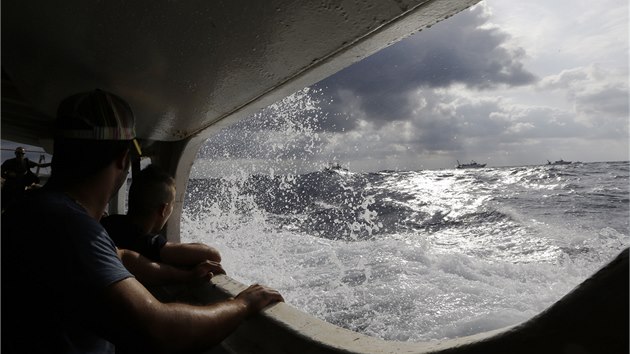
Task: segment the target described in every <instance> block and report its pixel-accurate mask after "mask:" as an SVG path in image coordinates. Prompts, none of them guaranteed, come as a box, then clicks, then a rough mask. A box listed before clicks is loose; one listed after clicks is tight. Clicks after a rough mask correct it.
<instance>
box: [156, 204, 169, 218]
mask: <svg viewBox="0 0 630 354" xmlns="http://www.w3.org/2000/svg"><path fill="white" fill-rule="evenodd" d="M166 210H168V203H162V204H160V206H159V209H158V211H159V212H160V216H162V217H165V216H166Z"/></svg>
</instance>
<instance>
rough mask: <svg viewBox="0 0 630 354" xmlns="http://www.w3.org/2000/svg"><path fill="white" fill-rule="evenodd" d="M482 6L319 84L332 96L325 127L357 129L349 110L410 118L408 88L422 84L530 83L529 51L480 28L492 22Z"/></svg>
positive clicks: (377, 117)
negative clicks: (353, 102) (526, 65)
mask: <svg viewBox="0 0 630 354" xmlns="http://www.w3.org/2000/svg"><path fill="white" fill-rule="evenodd" d="M484 11H485V10H484V7H482V6H478V7H476V8H474V9H473V10H471V11H464V12H462V13H460V14H458V15H456V16H454V17H452V18H450V19H448V20H445V21H443V22H441V23H438V24H437V25H435V26H434V27H433V28H430V29H426V30H424V31H422V32H420V33H418V34H415V35H413V36H411V37H409V38H407V39H405V40H403V41H401V42H398V43H396V44H394V45H392V46H390V47H388V48H386V49H384V50H382V51H380V52H378V53H376V54H374V55H372V56H370V57H368V58H366V59H364V60H362V61H361V62H359V63H356V64H354V65H353V66H351V67H348V68H346V69H344V70H342V71H341V72H339V73H337V74H336V75H333V76H331V77H329V78H328V79H325V80H323V81H321V82H319V83H318V84H317V85H315V87H319V88H323V89H324V90H326V92H328V93H329V94H330V95H331V96H332V97H333V103H332V104H331V105H330V106H329V107H328V110H329V112H330V113H329V114H330V119H329V126H326V127H324V129H328V130H331V131H340V130H341V129H342V128H343V129H345V130H346V131H348V130H350V129H353V128H354V127H355V124H356V121H355V120H354V119H352V118H351V119H348V115H352V114H353V112H352V111H353V110H354V111H356V110H357V109H359V110H361V112H363V116H362V117H363V118H364V119H368V120H371V121H373V122H375V124H383V123H385V122H387V121H393V120H401V119H402V120H404V119H409V118H410V115H411V114H412V112H411V106H412V105H413V102H409V99H408V93H409V92H410V91H412V90H415V89H417V88H420V87H431V88H440V87H448V86H450V85H452V84H456V83H457V84H463V85H466V86H467V87H469V88H474V89H480V90H482V89H489V88H494V87H497V86H498V85H508V86H518V85H525V84H529V83H532V82H533V81H534V80H535V79H536V78H535V76H534V75H533V74H531V73H530V72H528V71H526V70H525V69H524V68H523V64H522V62H521V60H522V58H523V57H524V55H525V52H524V51H523V50H522V49H516V50H509V49H507V48H506V47H505V46H504V44H505V43H506V41H507V40H508V39H509V36H508V35H507V34H506V33H504V32H502V31H501V30H499V29H497V28H489V27H487V26H486V27H481V26H483V25H485V24H486V22H487V21H488V15H487V14H486V13H485V12H484ZM342 92H343V93H344V94H345V95H346V96H354V97H355V100H356V102H357V104H358V107H354V108H353V109H352V110H351V109H348V105H347V104H346V98H344V97H342ZM354 114H356V112H355V113H354ZM340 118H343V119H344V120H343V121H340ZM333 124H334V125H335V126H334V127H332V126H331V125H333Z"/></svg>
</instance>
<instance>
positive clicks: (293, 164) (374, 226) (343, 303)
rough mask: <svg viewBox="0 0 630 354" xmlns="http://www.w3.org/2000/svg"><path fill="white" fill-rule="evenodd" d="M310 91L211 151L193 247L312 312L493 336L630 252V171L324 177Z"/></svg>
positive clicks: (389, 334) (351, 323) (438, 335)
mask: <svg viewBox="0 0 630 354" xmlns="http://www.w3.org/2000/svg"><path fill="white" fill-rule="evenodd" d="M296 95H297V96H293V97H289V98H287V99H286V100H285V101H283V102H281V103H279V104H277V105H275V106H274V107H272V108H271V110H267V111H263V112H261V113H260V115H259V116H258V117H259V119H260V120H261V122H256V121H255V119H253V120H254V121H253V122H249V123H242V125H238V124H237V125H236V126H235V127H232V128H231V129H228V130H226V131H224V132H221V133H220V134H219V135H218V136H217V137H216V139H215V138H213V140H212V141H209V142H208V144H207V145H206V146H205V147H204V148H203V149H202V151H201V152H200V155H199V157H200V158H199V159H198V160H197V162H196V163H195V166H193V179H191V181H190V182H189V186H188V190H187V192H186V198H185V203H184V214H183V218H182V234H181V235H182V240H183V241H201V242H205V243H208V244H211V245H214V246H216V247H218V248H219V249H220V250H221V253H222V255H223V263H224V267H225V269H226V270H227V272H228V274H229V275H230V276H232V277H234V278H235V279H237V280H239V281H241V282H243V283H246V284H248V283H253V282H260V283H263V284H266V285H269V286H272V287H274V288H276V289H278V290H280V292H281V293H282V294H283V296H284V297H285V299H286V301H287V302H288V303H289V304H291V305H292V306H295V307H297V308H299V309H301V310H303V311H305V312H307V313H310V314H312V315H314V316H317V317H319V318H321V319H324V320H326V321H328V322H331V323H333V324H336V325H339V326H342V327H345V328H348V329H351V330H355V331H360V332H362V333H365V334H368V335H372V336H376V337H380V338H384V339H391V340H413V341H415V340H431V339H442V338H453V337H458V336H463V335H469V334H474V333H479V332H482V331H487V330H492V329H497V328H501V327H504V326H508V325H513V324H517V323H519V322H522V321H524V320H527V319H528V318H531V317H532V316H534V315H536V314H537V313H539V312H540V311H542V310H544V309H545V308H547V307H548V306H550V305H551V304H553V303H554V302H555V301H557V300H558V299H560V298H561V297H562V296H563V295H565V294H566V293H567V292H569V291H570V290H571V289H572V288H573V287H575V286H576V285H578V284H579V283H580V282H582V281H583V280H584V279H586V278H587V277H588V276H590V275H591V274H592V273H593V272H595V271H596V270H597V269H598V268H600V267H601V266H603V265H604V264H605V263H606V262H608V261H610V260H611V259H612V258H614V257H615V256H616V254H617V253H618V252H619V251H620V250H621V249H623V248H624V247H627V245H628V243H629V241H628V235H629V234H628V227H629V225H628V223H629V221H628V210H629V208H628V205H629V202H628V200H629V193H628V180H629V176H628V162H602V163H589V164H573V165H566V166H544V165H543V166H518V167H503V168H487V169H483V170H475V171H472V170H441V171H381V172H375V173H355V172H351V171H347V170H344V169H343V168H341V169H330V168H324V167H325V164H323V163H322V161H323V160H326V159H328V160H334V158H332V159H331V156H326V157H325V158H323V159H322V156H318V154H321V153H322V151H323V150H322V142H323V141H324V140H325V139H327V137H326V136H325V134H323V133H321V131H320V130H319V129H318V127H317V124H316V123H317V122H319V121H321V120H322V119H325V117H324V115H323V114H322V113H321V111H320V110H319V109H318V104H319V103H318V102H317V93H316V92H312V91H311V92H309V91H301V92H299V93H298V94H296ZM302 101H306V102H303V103H301V102H302ZM296 105H297V106H299V107H300V109H301V111H300V109H297V111H300V112H302V113H300V114H302V115H300V114H297V113H296V112H294V111H296V110H295V109H294V108H295V106H296ZM307 112H308V113H307ZM269 114H271V115H272V116H273V119H271V120H269V117H270V116H269ZM310 117H314V118H313V119H311V118H310ZM263 118H264V119H263ZM304 146H305V147H304ZM254 156H257V157H261V158H264V159H265V161H266V162H265V163H264V164H262V165H256V164H254V163H252V161H253V157H254ZM333 157H334V156H333ZM219 171H220V172H221V173H218V172H219Z"/></svg>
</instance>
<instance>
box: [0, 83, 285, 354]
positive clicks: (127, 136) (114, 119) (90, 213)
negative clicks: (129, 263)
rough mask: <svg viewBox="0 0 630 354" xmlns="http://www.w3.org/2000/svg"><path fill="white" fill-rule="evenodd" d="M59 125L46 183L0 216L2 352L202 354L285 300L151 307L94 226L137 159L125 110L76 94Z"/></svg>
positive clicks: (251, 294) (248, 298)
mask: <svg viewBox="0 0 630 354" xmlns="http://www.w3.org/2000/svg"><path fill="white" fill-rule="evenodd" d="M56 125H57V135H56V136H55V143H54V155H53V161H52V173H51V177H50V180H49V181H48V183H47V184H46V186H45V187H43V188H41V189H39V190H37V191H35V192H33V193H31V195H29V196H27V197H25V198H24V199H23V200H21V201H19V202H18V203H17V204H15V207H14V208H11V209H9V210H7V211H6V212H5V214H4V215H3V217H2V239H3V240H2V270H3V271H2V278H3V279H2V287H3V289H2V322H3V323H2V324H3V325H2V349H3V352H8V353H108V352H109V353H112V352H113V351H114V345H113V344H116V345H119V346H120V347H121V349H124V350H130V351H132V352H142V353H145V352H146V353H157V352H188V351H199V350H203V349H207V348H209V347H211V346H212V345H214V344H217V343H219V342H220V341H221V340H223V339H224V338H225V337H226V336H227V335H229V334H230V333H231V332H232V331H233V330H234V329H236V327H237V326H238V325H239V324H240V323H241V322H242V321H243V320H244V319H245V318H247V317H248V316H250V315H252V314H254V313H257V312H258V311H260V310H261V309H262V308H264V307H266V306H267V305H269V304H272V303H275V302H278V301H283V299H282V296H281V295H280V294H279V293H278V292H276V291H275V290H272V289H269V288H266V287H263V286H260V285H252V286H250V287H249V288H248V289H246V290H245V291H243V292H241V293H240V294H239V295H238V296H236V297H235V298H234V299H230V300H227V301H223V302H219V303H215V304H211V305H207V306H189V305H184V304H164V303H161V302H159V301H158V300H157V299H155V298H154V297H153V295H152V294H151V293H150V292H149V291H148V290H147V289H146V288H144V286H142V285H141V284H140V283H139V282H138V281H137V280H136V279H135V278H134V277H133V275H132V274H131V273H129V271H127V269H125V267H124V266H123V264H122V263H121V261H120V258H119V257H118V255H117V250H116V247H115V245H114V243H113V241H112V240H111V238H110V237H109V236H108V235H107V233H106V232H105V230H104V229H103V227H102V226H101V225H100V224H99V219H100V217H101V215H103V211H104V210H105V207H106V205H107V203H108V201H109V200H110V198H111V197H112V196H113V195H114V194H115V193H116V192H117V191H118V189H119V188H120V186H121V185H122V184H123V182H124V181H125V179H126V177H127V172H128V169H129V165H130V154H132V153H140V151H139V146H138V145H137V144H136V143H134V137H135V131H134V122H133V114H132V111H131V108H130V107H129V105H128V104H127V103H126V102H125V101H124V100H122V99H121V98H119V97H117V96H115V95H113V94H111V93H107V92H105V91H101V90H95V91H91V92H87V93H81V94H78V95H74V96H71V97H69V98H67V99H65V100H64V101H63V102H62V103H61V104H60V106H59V109H58V112H57V122H56ZM23 255H27V257H24V256H23Z"/></svg>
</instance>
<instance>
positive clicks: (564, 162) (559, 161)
mask: <svg viewBox="0 0 630 354" xmlns="http://www.w3.org/2000/svg"><path fill="white" fill-rule="evenodd" d="M570 164H572V162H571V161H564V160H563V159H560V160H558V161H554V162H551V161H549V160H547V165H570Z"/></svg>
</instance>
